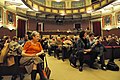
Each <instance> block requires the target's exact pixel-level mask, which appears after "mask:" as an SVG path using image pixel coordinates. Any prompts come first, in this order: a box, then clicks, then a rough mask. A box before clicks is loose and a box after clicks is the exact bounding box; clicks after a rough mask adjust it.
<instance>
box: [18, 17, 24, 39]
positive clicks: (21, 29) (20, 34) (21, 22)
mask: <svg viewBox="0 0 120 80" xmlns="http://www.w3.org/2000/svg"><path fill="white" fill-rule="evenodd" d="M25 31H26V21H25V20H22V19H18V27H17V36H18V37H19V38H22V37H24V36H25Z"/></svg>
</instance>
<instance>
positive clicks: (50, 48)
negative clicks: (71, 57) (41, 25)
mask: <svg viewBox="0 0 120 80" xmlns="http://www.w3.org/2000/svg"><path fill="white" fill-rule="evenodd" d="M56 46H57V45H56V40H55V38H54V37H53V38H52V39H50V40H49V41H48V54H49V55H50V56H51V53H52V51H54V52H55V49H56Z"/></svg>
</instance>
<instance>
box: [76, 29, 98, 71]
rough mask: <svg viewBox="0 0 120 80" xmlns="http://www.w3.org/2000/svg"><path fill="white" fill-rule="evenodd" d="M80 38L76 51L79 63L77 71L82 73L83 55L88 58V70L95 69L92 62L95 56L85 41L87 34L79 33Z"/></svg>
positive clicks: (86, 40)
mask: <svg viewBox="0 0 120 80" xmlns="http://www.w3.org/2000/svg"><path fill="white" fill-rule="evenodd" d="M79 36H80V38H79V39H78V41H77V51H78V58H79V62H80V67H79V71H83V63H84V55H89V56H90V62H89V66H90V68H93V69H97V67H95V66H94V61H95V59H96V58H97V56H96V54H92V52H91V51H92V49H91V46H90V42H89V40H88V39H87V33H86V32H85V31H81V32H80V35H79Z"/></svg>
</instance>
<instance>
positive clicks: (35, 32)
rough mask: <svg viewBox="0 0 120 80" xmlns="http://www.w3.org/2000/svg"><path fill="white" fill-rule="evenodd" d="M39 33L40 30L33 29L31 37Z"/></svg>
mask: <svg viewBox="0 0 120 80" xmlns="http://www.w3.org/2000/svg"><path fill="white" fill-rule="evenodd" d="M37 34H39V32H37V31H33V32H32V33H31V37H33V36H36V35H37Z"/></svg>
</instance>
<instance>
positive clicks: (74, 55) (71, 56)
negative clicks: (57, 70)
mask: <svg viewBox="0 0 120 80" xmlns="http://www.w3.org/2000/svg"><path fill="white" fill-rule="evenodd" d="M69 61H70V65H71V64H73V66H74V67H76V62H77V56H76V54H74V53H72V54H71V55H70V57H69ZM71 66H72V65H71Z"/></svg>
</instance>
